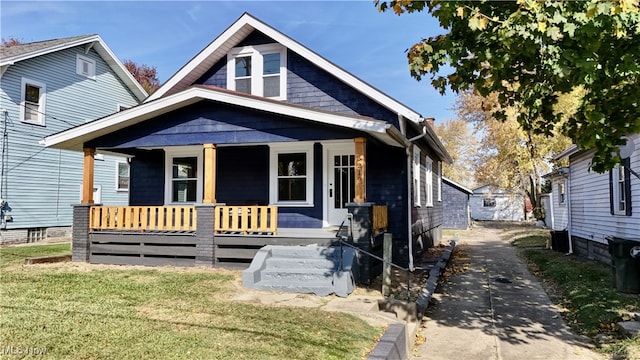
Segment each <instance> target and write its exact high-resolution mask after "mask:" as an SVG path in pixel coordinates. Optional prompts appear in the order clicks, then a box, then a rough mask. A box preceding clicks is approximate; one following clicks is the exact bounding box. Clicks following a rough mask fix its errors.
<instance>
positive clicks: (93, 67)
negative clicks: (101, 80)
mask: <svg viewBox="0 0 640 360" xmlns="http://www.w3.org/2000/svg"><path fill="white" fill-rule="evenodd" d="M83 62H86V63H88V64H89V73H88V74H85V73H83V72H82V63H83ZM76 74H78V75H80V76H84V77H86V78H89V79H92V80H95V79H96V61H95V60H93V59H91V58H88V57H86V56H82V55H80V54H76Z"/></svg>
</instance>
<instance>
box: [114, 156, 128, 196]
mask: <svg viewBox="0 0 640 360" xmlns="http://www.w3.org/2000/svg"><path fill="white" fill-rule="evenodd" d="M116 168H117V172H116V190H117V191H128V190H129V164H127V163H126V162H122V161H118V162H116Z"/></svg>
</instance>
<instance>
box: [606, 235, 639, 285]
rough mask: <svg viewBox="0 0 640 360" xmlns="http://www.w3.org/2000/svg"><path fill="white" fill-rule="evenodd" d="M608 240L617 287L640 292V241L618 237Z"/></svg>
mask: <svg viewBox="0 0 640 360" xmlns="http://www.w3.org/2000/svg"><path fill="white" fill-rule="evenodd" d="M607 240H608V241H609V254H611V265H612V270H613V279H614V282H615V285H616V289H618V291H620V292H624V293H630V294H640V242H638V241H634V240H628V239H622V238H618V237H608V238H607Z"/></svg>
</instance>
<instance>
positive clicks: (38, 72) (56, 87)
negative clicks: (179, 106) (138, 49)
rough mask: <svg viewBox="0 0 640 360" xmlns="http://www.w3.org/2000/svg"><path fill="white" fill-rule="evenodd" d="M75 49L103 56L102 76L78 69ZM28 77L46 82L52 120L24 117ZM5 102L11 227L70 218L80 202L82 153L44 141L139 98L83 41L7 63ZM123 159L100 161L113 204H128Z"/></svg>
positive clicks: (99, 177)
mask: <svg viewBox="0 0 640 360" xmlns="http://www.w3.org/2000/svg"><path fill="white" fill-rule="evenodd" d="M76 54H81V55H83V56H85V57H89V58H91V59H93V60H95V62H96V78H95V79H88V78H86V77H84V76H81V75H78V74H76ZM22 77H24V78H26V79H29V80H32V81H38V82H40V83H43V84H44V85H45V87H46V89H45V90H46V91H45V93H46V100H45V109H44V112H45V113H46V116H45V125H44V126H40V125H32V124H27V123H23V122H22V121H21V119H20V106H19V104H20V102H21V79H22ZM0 88H1V90H0V97H1V100H0V101H1V104H0V107H1V108H3V109H6V110H7V118H6V119H0V120H6V123H7V124H8V125H9V126H8V128H7V130H8V137H7V141H8V148H9V152H8V154H9V155H8V159H7V162H6V167H5V169H6V172H5V174H7V176H6V178H5V179H3V185H4V189H3V193H2V196H3V198H4V199H5V200H7V201H8V205H9V207H10V211H9V212H7V214H8V215H11V216H13V219H14V221H13V222H9V223H8V224H7V228H8V229H18V228H33V227H53V226H69V225H71V222H72V221H71V220H72V219H71V218H72V208H71V204H76V203H78V202H79V201H80V187H81V182H82V153H80V152H71V151H64V150H58V149H48V148H47V149H45V148H43V147H42V145H40V144H38V141H39V140H40V139H42V138H43V137H45V136H48V135H51V134H53V133H57V132H59V131H62V130H65V129H67V128H70V127H72V126H76V125H80V124H83V123H85V122H87V121H89V120H93V119H95V118H99V117H102V116H105V115H108V114H111V113H113V112H115V111H116V110H117V106H118V104H122V105H127V106H133V105H136V104H137V99H136V98H135V96H134V95H133V94H132V93H131V92H130V91H129V89H128V88H127V87H126V85H125V84H123V83H122V82H121V80H120V79H119V78H118V77H117V75H115V73H113V71H112V70H111V68H110V67H109V66H108V65H107V64H106V62H105V61H103V60H102V58H101V57H100V56H99V55H98V54H97V53H96V52H95V50H93V49H92V50H91V51H89V53H88V54H85V48H84V46H79V47H76V48H71V49H66V50H61V51H57V52H54V53H50V54H46V55H42V56H39V57H36V58H32V59H28V60H24V61H20V62H18V63H16V64H14V65H11V66H9V67H8V69H7V70H6V72H5V73H4V74H3V75H2V81H1V82H0ZM116 160H122V159H121V158H115V157H111V156H105V157H104V160H103V161H96V168H95V175H96V176H95V181H94V182H95V184H96V185H100V186H101V187H102V200H103V202H104V203H107V204H126V203H127V199H128V194H127V192H116V190H115V189H116V171H117V168H116Z"/></svg>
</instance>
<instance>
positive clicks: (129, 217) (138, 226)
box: [89, 206, 197, 231]
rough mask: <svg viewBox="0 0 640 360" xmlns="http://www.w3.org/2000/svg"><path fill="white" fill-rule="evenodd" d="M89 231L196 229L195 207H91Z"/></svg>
mask: <svg viewBox="0 0 640 360" xmlns="http://www.w3.org/2000/svg"><path fill="white" fill-rule="evenodd" d="M89 228H90V229H91V230H139V231H145V230H166V231H176V230H181V231H195V230H196V228H197V224H196V208H195V207H194V206H92V207H91V214H90V218H89Z"/></svg>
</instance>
